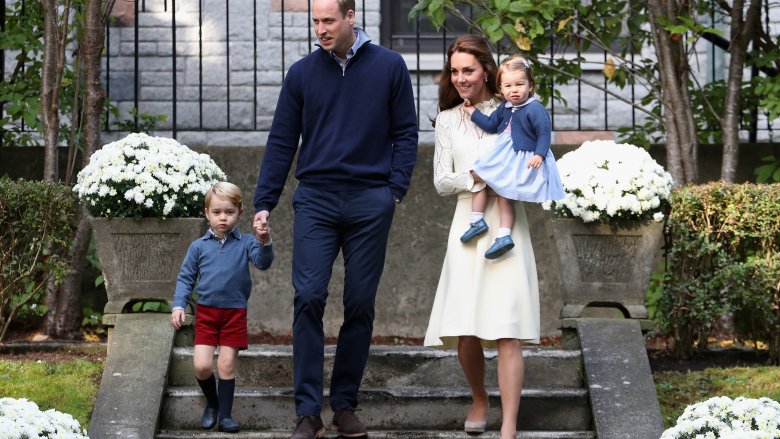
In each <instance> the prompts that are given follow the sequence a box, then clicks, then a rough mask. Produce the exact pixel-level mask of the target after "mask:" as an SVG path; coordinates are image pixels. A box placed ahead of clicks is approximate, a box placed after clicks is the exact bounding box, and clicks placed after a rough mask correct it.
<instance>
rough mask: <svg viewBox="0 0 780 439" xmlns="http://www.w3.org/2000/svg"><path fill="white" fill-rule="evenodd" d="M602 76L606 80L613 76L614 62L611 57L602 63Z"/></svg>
mask: <svg viewBox="0 0 780 439" xmlns="http://www.w3.org/2000/svg"><path fill="white" fill-rule="evenodd" d="M604 76H606V77H607V79H612V77H613V76H615V61H613V60H612V58H611V57H610V58H607V61H606V62H605V63H604Z"/></svg>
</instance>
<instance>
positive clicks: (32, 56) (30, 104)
mask: <svg viewBox="0 0 780 439" xmlns="http://www.w3.org/2000/svg"><path fill="white" fill-rule="evenodd" d="M42 35H43V13H42V12H41V8H40V4H39V2H13V3H12V4H11V7H10V8H9V10H8V11H7V13H6V23H5V32H2V33H0V50H4V51H6V54H11V53H15V54H16V56H15V58H14V60H15V61H16V62H15V64H12V66H13V68H12V69H10V70H11V74H10V76H9V77H8V78H3V81H0V102H3V103H4V106H3V110H4V111H5V115H2V114H0V116H2V118H1V119H0V127H3V131H2V141H3V144H16V145H31V144H32V143H33V141H32V137H31V136H30V134H29V133H24V132H22V130H21V126H19V125H16V124H14V125H13V126H12V127H11V122H23V123H24V124H26V126H27V127H28V128H31V129H33V130H35V129H40V127H41V122H40V119H39V115H40V112H41V108H40V97H39V94H40V91H41V75H40V72H41V57H42V54H43V39H42ZM7 127H8V128H7Z"/></svg>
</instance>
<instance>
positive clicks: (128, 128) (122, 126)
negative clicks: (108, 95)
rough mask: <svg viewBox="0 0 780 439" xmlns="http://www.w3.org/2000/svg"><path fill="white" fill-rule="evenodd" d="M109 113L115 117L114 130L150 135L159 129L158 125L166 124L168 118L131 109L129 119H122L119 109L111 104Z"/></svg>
mask: <svg viewBox="0 0 780 439" xmlns="http://www.w3.org/2000/svg"><path fill="white" fill-rule="evenodd" d="M108 105H109V111H110V112H111V114H112V115H113V116H114V120H115V121H116V122H115V123H114V129H116V130H117V131H124V132H130V133H146V134H149V133H151V132H152V131H154V130H156V129H157V124H158V123H160V122H164V121H165V120H166V119H167V118H168V116H167V115H165V114H149V113H146V112H139V111H138V109H137V108H131V109H130V114H129V115H128V116H129V117H128V119H124V120H122V119H120V118H119V117H120V115H119V107H116V106H114V105H111V103H110V102H109V104H108ZM136 120H137V122H136Z"/></svg>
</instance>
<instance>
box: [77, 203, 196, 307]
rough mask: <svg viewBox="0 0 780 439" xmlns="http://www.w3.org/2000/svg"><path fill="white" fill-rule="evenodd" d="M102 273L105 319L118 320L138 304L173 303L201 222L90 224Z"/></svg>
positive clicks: (101, 221)
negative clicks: (111, 316) (127, 308)
mask: <svg viewBox="0 0 780 439" xmlns="http://www.w3.org/2000/svg"><path fill="white" fill-rule="evenodd" d="M90 222H91V223H92V230H93V231H94V233H95V245H96V247H97V253H98V256H99V257H100V264H101V266H102V268H103V278H104V279H105V283H106V293H107V295H108V303H107V304H106V306H105V308H104V311H103V312H104V313H105V314H120V313H122V311H124V308H125V306H126V305H127V304H128V303H130V302H132V301H136V300H149V299H154V300H165V301H168V302H169V303H170V302H171V301H172V300H173V292H174V290H175V288H176V276H177V275H178V273H179V269H180V268H181V262H182V260H183V259H184V255H185V254H186V253H187V248H188V247H189V245H190V243H191V242H192V241H193V240H195V238H197V237H198V236H200V235H201V234H202V233H203V232H204V231H205V227H206V222H205V220H204V219H203V218H169V219H164V220H163V219H157V218H142V219H135V218H90Z"/></svg>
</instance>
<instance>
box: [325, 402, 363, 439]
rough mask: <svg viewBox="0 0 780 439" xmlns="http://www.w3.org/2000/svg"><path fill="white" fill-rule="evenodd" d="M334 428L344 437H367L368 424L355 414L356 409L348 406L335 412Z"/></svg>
mask: <svg viewBox="0 0 780 439" xmlns="http://www.w3.org/2000/svg"><path fill="white" fill-rule="evenodd" d="M333 428H335V429H336V431H338V432H339V434H340V435H341V436H343V437H366V436H368V431H367V430H366V426H365V425H364V424H363V423H362V422H360V419H358V418H357V416H355V409H353V408H351V407H348V408H344V409H339V410H336V411H335V412H334V413H333Z"/></svg>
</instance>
